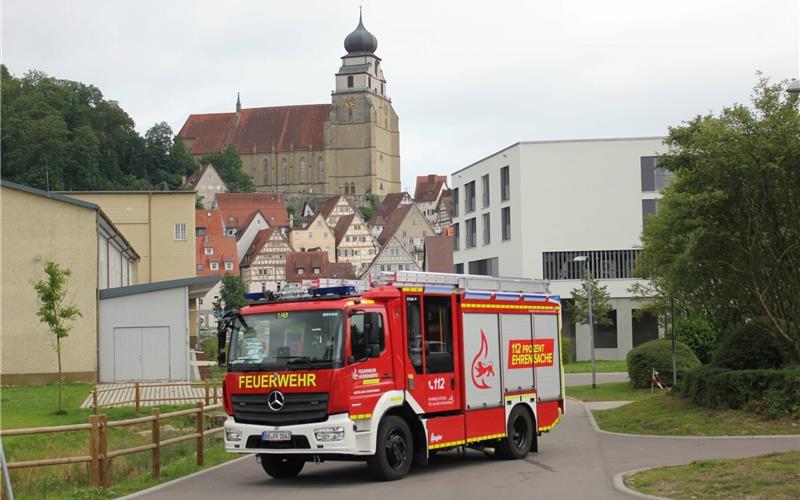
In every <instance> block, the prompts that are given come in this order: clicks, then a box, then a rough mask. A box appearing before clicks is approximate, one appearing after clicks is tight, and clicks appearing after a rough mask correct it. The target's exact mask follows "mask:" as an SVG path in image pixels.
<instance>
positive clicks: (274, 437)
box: [261, 431, 292, 441]
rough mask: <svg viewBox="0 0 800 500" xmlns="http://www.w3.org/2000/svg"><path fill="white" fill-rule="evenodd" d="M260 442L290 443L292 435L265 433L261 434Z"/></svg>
mask: <svg viewBox="0 0 800 500" xmlns="http://www.w3.org/2000/svg"><path fill="white" fill-rule="evenodd" d="M261 440H262V441H291V440H292V433H291V432H289V431H265V432H262V433H261Z"/></svg>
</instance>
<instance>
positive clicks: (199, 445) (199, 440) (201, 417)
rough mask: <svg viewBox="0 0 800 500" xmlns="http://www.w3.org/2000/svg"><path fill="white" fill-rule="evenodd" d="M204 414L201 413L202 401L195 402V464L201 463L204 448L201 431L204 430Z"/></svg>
mask: <svg viewBox="0 0 800 500" xmlns="http://www.w3.org/2000/svg"><path fill="white" fill-rule="evenodd" d="M205 422H206V421H205V416H204V415H203V403H197V433H198V434H199V436H197V465H200V466H202V465H203V455H204V454H205V449H204V447H203V437H204V436H203V433H204V431H205Z"/></svg>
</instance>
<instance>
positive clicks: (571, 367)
mask: <svg viewBox="0 0 800 500" xmlns="http://www.w3.org/2000/svg"><path fill="white" fill-rule="evenodd" d="M595 371H596V372H597V373H615V372H627V371H628V363H627V362H626V361H624V360H623V361H606V360H602V361H601V360H596V361H595ZM591 372H592V362H591V361H573V362H572V363H565V364H564V373H591Z"/></svg>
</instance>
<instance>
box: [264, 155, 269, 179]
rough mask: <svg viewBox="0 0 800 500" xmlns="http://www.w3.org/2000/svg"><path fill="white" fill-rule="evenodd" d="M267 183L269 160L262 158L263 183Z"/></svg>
mask: <svg viewBox="0 0 800 500" xmlns="http://www.w3.org/2000/svg"><path fill="white" fill-rule="evenodd" d="M268 184H269V160H267V159H266V158H264V185H265V186H266V185H268Z"/></svg>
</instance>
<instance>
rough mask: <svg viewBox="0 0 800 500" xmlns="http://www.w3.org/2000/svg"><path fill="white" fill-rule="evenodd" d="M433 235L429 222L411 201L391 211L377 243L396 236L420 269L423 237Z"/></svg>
mask: <svg viewBox="0 0 800 500" xmlns="http://www.w3.org/2000/svg"><path fill="white" fill-rule="evenodd" d="M433 235H434V231H433V227H431V224H430V222H428V219H427V218H425V216H424V215H422V212H421V211H420V209H419V208H417V205H416V204H414V203H412V204H411V205H401V206H399V207H398V208H397V209H395V210H394V211H392V213H391V214H390V215H389V217H388V218H387V219H386V224H385V226H384V228H383V231H382V232H381V234H380V236H378V244H379V245H381V246H384V245H386V244H387V243H389V241H391V239H392V238H395V237H396V238H397V239H398V240H399V241H400V243H401V244H402V245H403V246H404V247H405V249H406V250H408V252H409V253H410V254H411V255H412V256H413V257H414V260H415V261H416V263H417V266H418V267H419V268H420V269H421V268H422V265H423V261H424V251H425V237H426V236H433Z"/></svg>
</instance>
